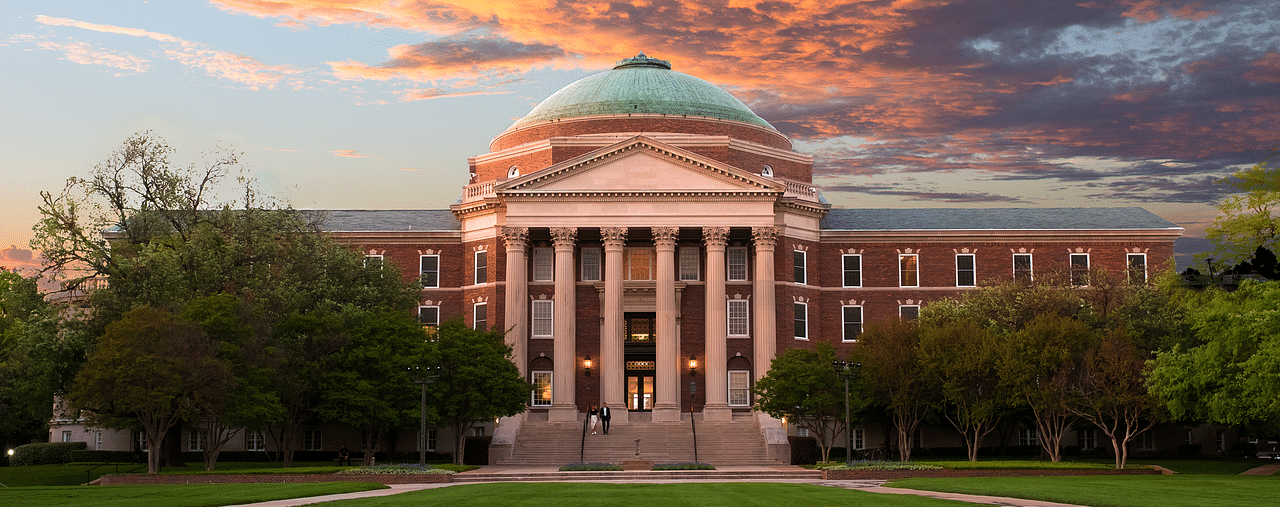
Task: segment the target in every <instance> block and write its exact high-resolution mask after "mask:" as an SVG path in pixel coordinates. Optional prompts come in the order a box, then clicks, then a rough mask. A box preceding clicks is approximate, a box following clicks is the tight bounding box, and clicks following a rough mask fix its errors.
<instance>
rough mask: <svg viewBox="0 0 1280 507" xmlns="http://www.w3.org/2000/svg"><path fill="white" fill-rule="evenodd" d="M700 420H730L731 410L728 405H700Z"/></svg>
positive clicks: (731, 416)
mask: <svg viewBox="0 0 1280 507" xmlns="http://www.w3.org/2000/svg"><path fill="white" fill-rule="evenodd" d="M702 420H703V421H705V422H732V421H733V411H732V410H730V409H729V405H718V406H717V405H711V404H708V405H706V406H704V407H702Z"/></svg>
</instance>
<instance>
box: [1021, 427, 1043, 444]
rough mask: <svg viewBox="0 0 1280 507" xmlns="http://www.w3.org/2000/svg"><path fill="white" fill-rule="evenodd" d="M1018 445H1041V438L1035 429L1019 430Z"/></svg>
mask: <svg viewBox="0 0 1280 507" xmlns="http://www.w3.org/2000/svg"><path fill="white" fill-rule="evenodd" d="M1018 445H1023V446H1029V445H1040V436H1039V434H1037V433H1036V430H1035V428H1020V429H1018Z"/></svg>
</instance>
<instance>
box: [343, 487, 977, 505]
mask: <svg viewBox="0 0 1280 507" xmlns="http://www.w3.org/2000/svg"><path fill="white" fill-rule="evenodd" d="M548 501H551V502H553V503H554V504H555V505H556V507H615V506H616V507H644V506H660V507H686V506H687V507H750V506H774V505H841V506H851V507H853V506H883V507H943V506H963V505H972V504H963V503H958V502H949V501H944V500H935V499H932V498H924V497H918V496H912V495H878V494H875V493H867V492H865V491H855V490H848V489H842V488H832V487H827V486H817V485H813V484H769V483H684V484H580V483H549V482H547V483H518V484H517V483H495V484H466V485H458V486H450V487H447V488H439V489H427V490H421V491H414V492H409V493H402V494H398V495H392V496H385V497H377V498H362V499H359V500H341V501H337V502H333V503H329V504H326V505H331V506H333V507H343V506H361V507H370V506H404V507H409V506H414V507H418V506H422V507H431V506H447V507H454V506H456V505H466V506H467V507H485V506H495V507H523V506H529V507H543V506H545V505H546V504H547V502H548Z"/></svg>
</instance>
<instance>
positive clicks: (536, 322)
mask: <svg viewBox="0 0 1280 507" xmlns="http://www.w3.org/2000/svg"><path fill="white" fill-rule="evenodd" d="M532 306H533V337H534V338H551V335H552V334H553V332H554V330H555V325H554V320H553V319H554V317H555V302H554V301H550V300H543V299H538V300H534V301H533V305H532Z"/></svg>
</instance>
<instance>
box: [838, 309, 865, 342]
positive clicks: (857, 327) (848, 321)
mask: <svg viewBox="0 0 1280 507" xmlns="http://www.w3.org/2000/svg"><path fill="white" fill-rule="evenodd" d="M840 313H841V320H842V321H843V323H844V341H847V342H856V341H858V335H860V334H862V307H861V306H845V307H842V308H841V309H840Z"/></svg>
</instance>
